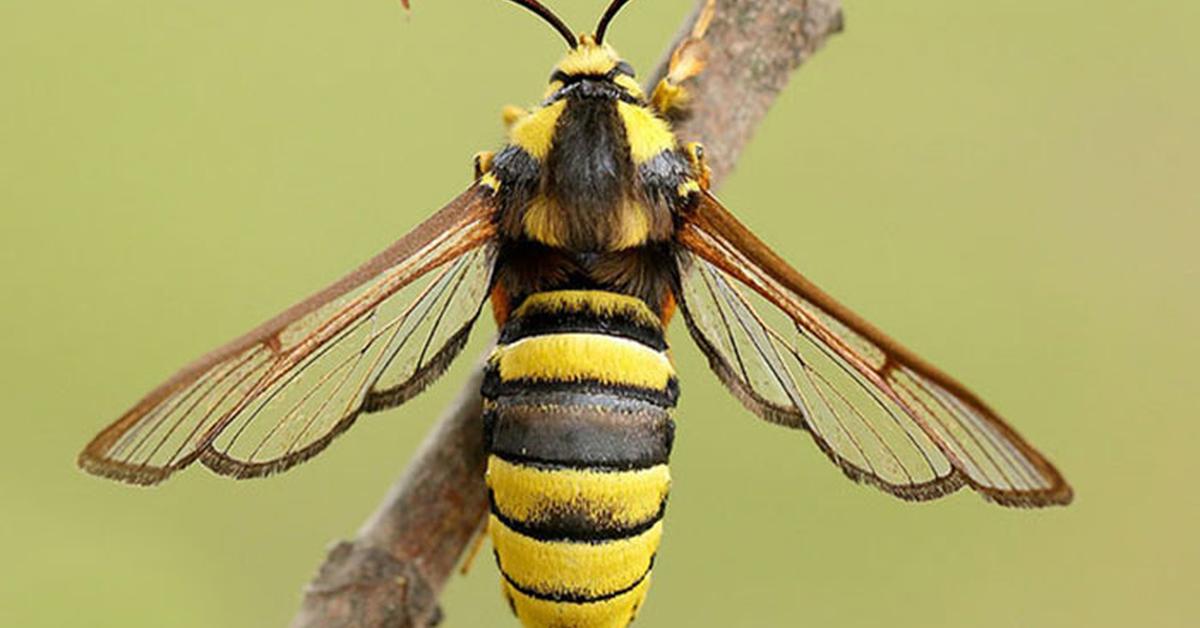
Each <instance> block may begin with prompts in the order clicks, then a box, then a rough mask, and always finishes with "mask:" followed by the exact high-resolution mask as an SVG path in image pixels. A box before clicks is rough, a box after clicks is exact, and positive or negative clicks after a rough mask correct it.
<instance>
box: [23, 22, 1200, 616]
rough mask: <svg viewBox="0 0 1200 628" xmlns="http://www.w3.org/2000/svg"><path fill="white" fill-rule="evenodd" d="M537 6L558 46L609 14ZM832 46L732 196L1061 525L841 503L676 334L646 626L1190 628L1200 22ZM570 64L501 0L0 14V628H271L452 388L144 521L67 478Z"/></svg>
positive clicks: (454, 592) (418, 209)
mask: <svg viewBox="0 0 1200 628" xmlns="http://www.w3.org/2000/svg"><path fill="white" fill-rule="evenodd" d="M552 4H553V5H554V6H555V7H556V8H557V9H559V10H560V12H561V13H562V14H563V15H564V16H565V17H566V18H567V19H568V21H569V22H571V23H573V24H575V25H577V26H576V27H577V28H580V27H581V26H582V25H585V24H590V23H592V21H593V20H594V19H595V17H596V16H597V15H598V14H599V12H600V10H601V6H600V5H601V2H599V1H598V0H597V1H592V0H589V1H588V2H582V1H580V0H569V1H567V0H558V1H556V2H552ZM690 5H691V0H670V1H662V0H655V1H653V2H651V1H649V0H640V2H634V3H633V4H632V5H631V6H630V7H629V8H628V9H627V11H626V12H625V14H624V15H622V17H621V18H620V19H619V20H618V21H617V23H616V24H615V26H614V29H613V31H612V36H611V39H612V41H613V42H614V43H615V44H616V45H617V46H618V47H619V48H620V49H621V50H622V52H623V53H624V54H625V55H626V56H627V57H628V58H629V59H631V60H632V61H633V62H634V63H635V65H636V66H637V67H639V68H640V69H642V70H643V73H645V72H647V71H648V70H649V68H650V67H651V66H652V65H653V63H654V62H655V61H656V60H657V59H659V57H660V53H661V51H662V49H663V47H664V45H665V43H666V42H667V41H668V39H669V37H670V36H671V35H672V34H673V33H674V32H675V30H676V28H677V26H678V24H679V22H680V21H681V19H682V17H683V16H684V15H685V14H686V13H687V11H688V10H689V7H690ZM846 17H847V29H846V32H845V33H843V34H842V35H840V36H837V37H836V38H834V39H833V40H832V41H831V42H830V45H829V46H828V47H827V48H826V49H825V50H823V51H821V52H820V53H819V54H817V55H816V56H815V57H814V58H813V59H812V60H811V61H810V63H809V64H808V65H806V66H805V67H804V68H803V69H802V70H801V71H800V72H799V73H798V74H797V75H796V76H795V77H794V79H793V81H792V83H791V84H790V86H789V87H788V88H787V90H786V91H785V92H784V94H783V96H782V98H780V100H779V102H778V104H777V105H776V106H775V108H774V110H773V111H772V112H771V114H770V116H769V117H768V119H767V120H766V122H765V124H764V125H763V126H762V128H761V129H760V131H759V133H758V135H757V138H756V139H755V140H754V141H753V142H752V143H751V145H750V146H749V148H748V150H747V151H746V153H745V155H744V157H743V158H742V160H741V162H740V164H739V166H738V169H737V171H736V173H735V174H734V175H733V176H732V177H731V178H730V179H729V180H728V182H727V184H726V185H725V186H724V188H723V189H722V190H721V193H722V196H723V197H724V199H725V200H726V202H727V203H728V204H729V205H730V206H731V207H732V208H734V209H735V211H737V212H738V213H739V214H740V215H741V216H742V218H743V219H744V220H745V221H746V222H748V223H749V224H750V225H751V226H753V227H754V228H756V229H757V230H759V232H760V233H762V234H764V235H765V237H766V239H767V240H768V241H770V242H772V243H773V244H774V245H775V246H776V247H778V248H779V249H780V251H781V252H782V253H783V254H784V256H785V257H787V258H788V259H790V260H791V261H792V262H793V263H794V264H795V265H796V266H797V267H798V268H800V269H801V270H802V271H803V272H805V273H806V274H808V275H809V276H810V277H812V278H813V279H815V280H816V281H817V282H819V283H820V284H822V285H823V286H824V287H826V288H827V289H828V290H830V291H831V292H833V293H834V294H836V295H838V296H839V297H840V298H842V299H843V300H845V301H846V302H848V303H849V304H850V305H852V306H853V307H855V308H857V309H858V310H860V311H861V312H862V313H864V314H866V315H867V316H868V317H869V318H870V319H872V320H874V321H876V322H877V323H878V324H879V325H880V326H882V327H883V328H885V329H887V330H889V331H891V332H892V333H894V334H895V335H897V336H898V337H899V338H901V339H903V340H904V341H906V342H907V343H909V344H910V345H912V346H913V347H914V348H916V349H918V350H919V351H920V352H921V353H923V354H925V355H927V356H928V357H930V358H931V359H933V360H934V361H935V362H937V363H938V364H940V365H942V366H944V367H945V368H946V369H947V370H949V371H951V372H953V373H955V374H957V375H958V376H960V377H961V378H962V379H964V380H966V381H967V382H969V383H971V384H972V385H973V387H974V388H976V390H978V391H979V392H980V393H981V394H983V396H985V397H986V398H987V399H989V400H990V401H991V402H992V404H993V405H994V406H996V407H997V408H999V409H1000V410H1002V411H1003V413H1004V414H1005V415H1006V416H1007V417H1009V418H1010V420H1011V421H1012V422H1013V423H1014V424H1015V425H1016V426H1017V427H1018V428H1019V429H1020V430H1021V431H1022V432H1023V433H1024V434H1025V435H1026V436H1027V437H1029V439H1030V440H1031V441H1032V442H1034V443H1035V444H1037V445H1038V446H1039V447H1040V448H1041V449H1042V450H1043V451H1045V452H1047V453H1048V454H1049V455H1050V456H1051V457H1052V458H1053V459H1054V460H1055V462H1056V463H1057V464H1058V465H1059V466H1060V468H1061V469H1062V470H1063V471H1064V472H1065V473H1066V475H1067V476H1068V478H1069V479H1070V480H1071V481H1072V483H1073V484H1074V485H1075V487H1076V490H1077V501H1076V503H1075V504H1073V505H1072V506H1070V507H1069V508H1066V509H1054V510H1048V511H1036V512H1025V511H1011V510H1005V509H1001V508H999V507H996V506H992V505H989V504H986V503H984V502H983V501H982V500H981V499H979V498H978V497H977V496H975V495H973V494H971V493H970V492H969V491H964V492H961V493H959V494H956V495H954V496H952V497H949V498H947V499H944V500H941V501H938V502H934V503H928V504H909V503H904V502H901V501H898V500H895V499H893V498H891V497H888V496H886V495H884V494H882V493H880V492H878V491H875V490H872V489H870V488H863V487H858V486H855V485H853V484H852V483H850V482H848V481H846V480H845V479H844V478H843V477H842V476H841V475H840V473H839V472H838V471H837V470H836V469H834V468H833V466H832V465H830V464H829V463H828V462H827V461H826V460H825V459H824V457H823V456H821V455H820V453H818V452H817V450H816V449H815V448H814V447H813V446H812V445H811V443H810V442H809V439H808V437H807V436H805V435H804V434H800V433H794V432H789V431H786V430H784V429H782V428H778V427H774V426H770V425H766V424H764V423H762V422H760V421H757V420H755V419H754V418H752V417H751V415H750V414H748V413H747V412H746V411H744V410H742V409H741V407H740V406H739V405H738V404H737V403H736V402H735V401H734V400H733V399H732V398H731V397H729V396H728V395H727V394H726V393H725V392H724V391H723V389H722V388H721V387H720V386H719V385H718V384H717V383H716V380H715V379H714V378H713V377H712V376H711V375H710V374H709V373H708V372H707V370H706V367H705V365H704V363H703V360H702V358H701V356H700V355H699V354H698V352H697V351H695V350H694V349H693V348H691V347H690V346H688V345H689V341H688V339H687V338H686V333H685V332H683V330H682V328H677V329H675V330H673V336H672V338H673V341H674V344H675V346H676V347H677V358H678V361H679V363H680V366H679V368H680V372H681V379H682V381H683V389H684V396H683V399H682V401H681V405H680V408H679V413H678V419H679V437H678V440H677V446H676V455H675V457H674V467H673V469H674V476H675V479H676V482H675V487H674V491H673V495H672V500H671V509H670V513H669V517H668V534H667V536H666V537H665V544H664V546H663V548H662V552H661V555H660V558H659V561H658V563H657V569H656V584H655V586H654V588H653V592H652V594H651V596H650V598H649V602H648V605H647V607H646V608H645V611H644V614H643V618H642V619H641V621H640V623H639V625H643V626H754V627H762V626H791V625H814V626H867V625H885V624H886V625H890V626H920V627H922V628H929V627H934V626H979V627H985V626H1088V627H1096V626H1131V625H1136V626H1184V625H1195V624H1194V622H1195V621H1196V618H1197V615H1198V614H1200V600H1198V598H1200V588H1198V587H1197V584H1196V583H1197V570H1198V569H1200V541H1198V540H1197V536H1196V526H1197V524H1198V523H1200V505H1198V504H1200V500H1198V499H1197V497H1196V494H1195V479H1196V473H1197V471H1200V468H1198V465H1197V463H1196V462H1195V452H1196V448H1197V435H1198V430H1197V418H1198V416H1197V414H1198V413H1197V410H1198V409H1200V407H1198V404H1197V401H1196V393H1197V385H1196V380H1195V377H1196V375H1195V373H1196V372H1195V365H1196V363H1197V362H1196V360H1197V355H1198V353H1200V342H1198V338H1200V334H1198V333H1197V330H1196V327H1195V326H1196V324H1197V322H1198V321H1200V290H1197V283H1198V281H1200V255H1198V254H1197V250H1196V249H1197V245H1198V244H1200V192H1198V191H1197V190H1198V189H1200V188H1198V187H1197V185H1196V180H1195V179H1196V176H1197V172H1198V170H1200V148H1198V147H1200V55H1198V54H1197V46H1196V43H1195V35H1194V31H1195V28H1196V25H1197V24H1198V23H1200V8H1198V6H1197V4H1196V3H1193V2H1182V1H1177V2H1169V1H1166V0H1163V1H1159V2H1149V3H1131V2H1117V1H1115V0H1108V1H1100V2H1096V1H1090V2H1089V1H1084V0H1059V1H1057V2H1044V1H1040V0H1018V1H1014V2H989V3H966V2H961V1H957V0H925V1H923V2H894V1H893V2H885V1H879V0H877V1H875V2H865V1H858V0H847V1H846ZM560 52H561V44H560V42H559V41H558V40H557V39H556V37H555V36H554V34H553V33H552V32H550V31H549V29H548V28H547V27H546V26H545V25H544V24H542V23H539V22H538V21H536V20H534V19H532V18H531V17H530V16H529V15H526V14H524V13H523V12H521V11H518V10H517V9H515V8H514V7H512V6H510V5H508V4H507V3H502V2H499V1H497V0H470V1H469V2H466V1H456V2H434V1H422V0H417V5H416V6H415V10H414V12H413V13H412V14H411V15H406V14H405V13H404V12H403V11H402V10H401V9H400V8H399V7H398V6H397V4H396V3H394V2H392V1H391V0H344V1H339V2H334V1H332V0H321V1H318V0H293V1H290V2H267V1H257V0H255V1H242V2H233V1H230V0H213V1H209V2H180V1H177V0H116V1H107V0H105V1H101V0H89V1H86V2H84V1H78V0H66V1H59V2H35V1H33V0H8V1H7V2H4V3H3V5H2V6H0V103H2V105H0V212H2V216H3V222H2V223H0V224H2V228H0V256H2V257H0V262H2V264H0V268H2V270H0V273H3V274H2V275H0V279H2V282H3V283H2V287H3V295H4V302H3V308H2V309H0V347H3V358H2V360H0V381H3V382H4V386H3V390H4V393H3V401H4V405H3V408H4V419H3V425H4V433H3V436H2V437H0V454H2V455H0V496H2V498H3V501H2V504H3V505H2V506H0V508H3V514H2V516H0V556H2V557H3V559H4V562H5V566H4V568H3V569H2V570H0V625H4V626H83V625H86V626H205V627H208V626H228V627H259V626H279V625H283V624H285V623H286V622H287V621H288V620H289V619H290V617H291V615H292V613H293V610H294V609H295V607H296V604H297V601H298V597H299V592H300V590H301V587H302V586H303V585H304V583H305V582H306V581H307V580H308V579H309V577H310V576H311V575H312V573H313V571H314V569H315V568H316V566H317V565H318V563H319V561H320V560H321V558H322V556H323V553H324V548H325V547H326V546H327V544H328V543H330V542H331V541H333V540H334V539H338V538H343V537H347V536H349V535H351V534H353V532H354V530H355V529H356V527H357V526H358V525H359V523H360V522H361V521H362V520H363V518H364V517H365V516H366V515H367V514H368V513H369V512H370V511H371V510H372V509H373V507H374V506H375V504H376V503H377V501H378V500H379V498H380V496H381V495H382V493H383V492H384V491H385V490H386V488H387V487H388V486H389V485H390V483H391V482H392V481H393V479H394V478H395V477H396V476H397V475H398V474H399V472H400V471H401V469H403V467H404V466H405V463H406V461H407V459H408V458H409V456H410V455H411V453H412V452H413V450H414V448H415V447H416V445H417V443H418V442H419V440H420V439H421V437H422V435H423V434H424V433H425V432H426V430H427V429H428V428H429V427H430V425H431V423H432V420H433V418H434V417H435V416H436V415H437V413H438V411H439V409H440V408H441V407H442V406H444V405H445V403H446V402H447V401H448V400H449V399H450V397H451V396H452V395H453V394H454V392H455V390H456V388H457V386H456V383H455V380H461V379H462V377H463V376H464V374H465V369H466V366H467V365H466V362H467V361H464V364H461V365H459V366H458V367H457V368H455V369H454V370H452V371H451V373H450V374H449V376H448V377H447V378H446V379H444V380H443V381H442V382H441V383H440V384H439V385H438V386H436V387H435V388H434V389H433V390H432V391H431V392H430V393H428V394H426V395H425V396H423V397H422V398H420V399H418V400H416V401H414V402H413V403H411V404H410V405H408V406H406V407H404V408H403V409H400V410H396V411H391V412H388V413H386V414H383V415H378V416H374V417H371V418H369V419H367V420H364V421H363V422H361V423H360V425H359V426H358V427H357V428H356V429H355V430H353V433H352V434H351V435H349V436H347V437H345V438H344V439H342V440H340V441H339V442H338V443H337V444H336V445H334V446H333V447H332V448H331V449H330V450H329V451H328V452H326V453H325V454H324V455H322V456H321V457H320V458H319V459H317V460H315V461H313V462H311V463H309V464H306V465H304V466H302V467H299V468H297V469H295V470H294V471H292V472H290V473H288V474H286V475H283V476H279V477H275V478H271V479H268V480H259V481H248V482H232V481H229V480H226V479H223V478H217V477H214V476H212V475H210V474H208V473H206V472H205V471H204V470H203V469H201V468H199V467H198V466H197V468H195V469H191V470H189V472H187V473H183V474H181V475H180V476H179V477H178V478H177V479H174V480H172V481H171V482H169V483H168V484H167V485H165V486H161V487H159V488H155V489H152V490H145V489H137V488H131V487H128V486H122V485H118V484H115V483H111V482H106V481H103V480H99V479H96V478H92V477H89V476H86V475H84V474H83V473H82V472H80V471H78V470H76V469H75V467H74V457H75V454H76V452H77V450H78V449H79V448H80V446H81V445H83V443H84V442H85V441H86V440H87V439H88V438H89V437H91V435H92V434H93V433H94V432H95V431H97V430H98V429H99V428H101V427H102V426H103V425H104V424H106V423H107V422H108V421H110V420H112V419H114V418H115V417H116V416H117V415H118V414H119V413H120V412H122V411H123V410H125V409H126V408H127V406H128V405H130V404H131V403H132V402H133V401H134V400H135V399H137V398H138V397H139V396H140V395H141V394H142V393H143V392H145V391H146V390H147V389H149V388H150V387H151V386H153V385H154V384H156V383H157V382H158V381H160V380H161V379H163V378H164V377H165V376H166V375H168V374H169V373H171V372H172V371H173V369H175V368H176V367H178V366H179V365H181V364H182V363H183V362H185V361H187V360H189V359H191V358H192V357H194V356H196V355H198V354H200V353H201V352H203V351H204V350H206V349H208V348H211V347H212V346H214V345H216V344H218V343H220V342H222V341H224V340H226V339H228V338H230V337H232V336H233V335H235V334H237V333H239V332H241V331H244V330H245V329H247V328H248V327H250V326H252V325H254V324H256V323H258V322H260V320H261V319H264V318H266V317H267V316H269V315H271V314H273V313H275V312H276V311H277V310H279V309H281V308H282V307H283V306H285V305H287V304H288V303H290V302H291V301H293V300H295V299H297V298H298V297H300V296H302V295H304V294H306V293H307V292H309V291H311V290H312V289H314V288H316V287H318V286H320V285H322V284H323V283H325V282H327V281H329V280H330V279H332V278H333V277H335V276H336V275H338V274H340V273H341V272H342V271H343V270H345V269H347V268H349V267H351V266H352V265H354V264H356V263H357V262H359V261H360V260H361V259H363V258H365V257H366V256H367V255H369V254H371V253H373V252H375V251H376V250H378V249H380V248H382V247H383V246H385V245H386V244H387V243H388V242H389V241H391V240H392V239H394V238H396V237H398V236H399V235H400V234H402V233H404V232H405V231H406V230H407V229H408V228H409V227H411V226H412V225H414V224H415V223H416V222H417V221H418V220H420V219H421V218H422V217H423V216H424V215H426V214H427V213H429V212H430V211H431V210H433V209H434V208H436V207H438V206H440V204H441V203H442V202H443V201H445V200H447V199H448V198H450V197H451V196H452V195H454V194H456V193H457V192H458V191H459V190H461V189H462V188H463V187H464V186H465V185H466V184H467V182H468V179H469V175H470V168H471V165H470V157H471V155H472V153H473V152H474V151H476V150H479V149H484V148H493V147H495V146H496V145H497V144H498V143H499V142H500V140H501V129H500V122H499V119H498V111H499V108H500V107H501V106H502V105H504V104H507V103H520V104H529V103H532V102H534V101H535V100H536V99H537V98H538V97H539V96H540V94H541V90H542V88H543V85H544V83H545V78H546V76H547V73H548V71H549V69H550V66H551V64H552V63H554V61H555V60H556V59H557V57H558V55H559V54H560ZM487 327H490V323H487V324H486V325H485V329H484V333H479V334H477V335H476V336H475V339H474V341H473V342H474V343H475V345H476V346H480V345H481V344H482V342H483V340H484V339H485V337H486V336H488V335H489V334H490V333H491V332H490V329H487ZM472 351H477V350H472V349H468V352H469V353H470V352H472ZM444 608H445V610H446V615H447V619H446V624H445V625H446V626H448V627H451V628H457V627H463V626H514V625H515V624H514V623H513V622H512V621H511V619H510V618H509V616H508V610H507V609H506V608H505V606H504V604H503V603H502V602H501V599H500V596H499V594H498V584H497V576H496V573H495V569H494V567H493V566H492V564H491V561H490V560H488V559H487V558H486V554H485V555H484V557H483V559H481V560H478V561H476V564H475V566H474V569H473V571H472V572H471V573H470V575H469V576H467V577H464V578H455V579H454V580H453V581H452V583H451V584H450V586H449V589H448V591H447V592H446V595H445V597H444Z"/></svg>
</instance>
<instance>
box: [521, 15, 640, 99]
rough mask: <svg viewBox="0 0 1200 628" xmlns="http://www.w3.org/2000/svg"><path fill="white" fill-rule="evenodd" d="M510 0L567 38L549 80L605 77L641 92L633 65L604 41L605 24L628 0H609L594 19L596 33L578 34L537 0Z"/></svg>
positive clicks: (630, 89) (627, 89) (598, 78)
mask: <svg viewBox="0 0 1200 628" xmlns="http://www.w3.org/2000/svg"><path fill="white" fill-rule="evenodd" d="M511 1H512V2H513V3H515V4H518V5H520V6H522V7H524V8H526V9H529V10H530V11H531V12H533V13H534V14H535V15H537V16H538V17H540V18H542V20H544V21H545V22H546V23H547V24H549V25H550V26H552V27H554V30H556V31H558V34H559V35H562V37H563V39H564V40H566V42H567V46H568V47H569V50H568V51H567V55H566V56H565V57H563V60H562V61H560V62H559V64H558V65H557V66H556V67H555V68H554V73H553V75H551V77H550V82H551V83H554V82H555V81H559V82H561V83H564V84H565V83H568V82H570V81H572V80H580V79H583V78H589V79H593V80H607V81H611V82H613V83H616V84H617V85H620V86H621V87H622V88H624V89H625V90H626V91H633V92H637V93H640V92H638V90H637V82H636V81H634V80H633V76H634V72H633V67H632V66H630V65H629V64H628V63H626V62H624V61H622V60H621V57H620V56H619V55H617V51H615V50H613V48H612V46H609V45H608V44H606V43H604V34H605V33H606V32H607V31H608V25H609V24H610V23H611V22H612V19H613V18H614V17H616V15H617V12H619V11H620V10H621V7H623V6H625V5H626V4H627V3H628V2H629V0H612V2H610V3H609V5H608V8H607V9H605V10H604V15H602V16H600V21H599V22H597V23H596V32H595V34H594V35H587V34H582V35H579V36H578V37H576V36H575V34H574V33H573V32H572V31H571V29H570V28H569V27H568V26H567V25H566V23H564V22H563V21H562V19H560V18H559V17H558V16H557V15H555V14H554V13H553V12H552V11H551V10H550V9H547V8H546V7H545V6H544V5H542V4H541V3H540V2H538V0H511Z"/></svg>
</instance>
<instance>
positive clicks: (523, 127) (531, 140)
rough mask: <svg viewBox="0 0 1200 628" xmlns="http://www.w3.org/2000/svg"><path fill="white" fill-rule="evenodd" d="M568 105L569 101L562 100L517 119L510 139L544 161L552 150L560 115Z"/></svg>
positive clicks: (510, 132) (510, 133)
mask: <svg viewBox="0 0 1200 628" xmlns="http://www.w3.org/2000/svg"><path fill="white" fill-rule="evenodd" d="M566 106H567V102H566V101H565V100H560V101H558V102H555V103H552V104H550V105H547V106H545V107H543V108H541V109H538V110H536V111H533V112H531V113H530V114H529V115H527V116H525V117H524V118H521V119H520V120H517V121H516V122H514V123H513V126H512V129H511V130H510V131H509V141H511V142H512V143H513V144H515V145H517V146H520V147H521V148H523V149H525V152H527V153H529V154H530V155H532V156H533V157H534V158H535V159H537V160H538V161H542V160H543V159H545V158H546V154H547V153H549V152H550V145H551V143H552V142H553V141H554V129H555V126H556V125H557V124H558V117H559V116H560V115H562V112H563V108H564V107H566Z"/></svg>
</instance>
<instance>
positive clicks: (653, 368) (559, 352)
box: [492, 333, 675, 389]
mask: <svg viewBox="0 0 1200 628" xmlns="http://www.w3.org/2000/svg"><path fill="white" fill-rule="evenodd" d="M492 361H493V362H494V363H495V364H496V366H497V367H498V368H499V373H500V381H501V382H510V381H513V380H522V379H524V380H534V381H557V382H577V381H584V380H594V381H598V382H602V383H605V384H618V385H625V386H634V387H637V388H651V389H663V388H665V387H666V386H667V384H668V382H669V381H670V379H671V376H672V375H674V374H675V373H674V368H672V366H671V361H670V359H668V358H667V356H666V355H665V354H663V353H661V352H658V351H655V350H654V349H651V348H649V347H647V346H645V345H643V344H641V343H639V342H637V341H634V340H628V339H626V338H616V337H613V336H606V335H604V334H587V333H585V334H578V333H575V334H551V335H546V336H533V337H531V338H522V339H521V340H518V341H516V342H514V343H513V344H511V345H507V346H500V347H496V350H495V353H494V354H493V356H492Z"/></svg>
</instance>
